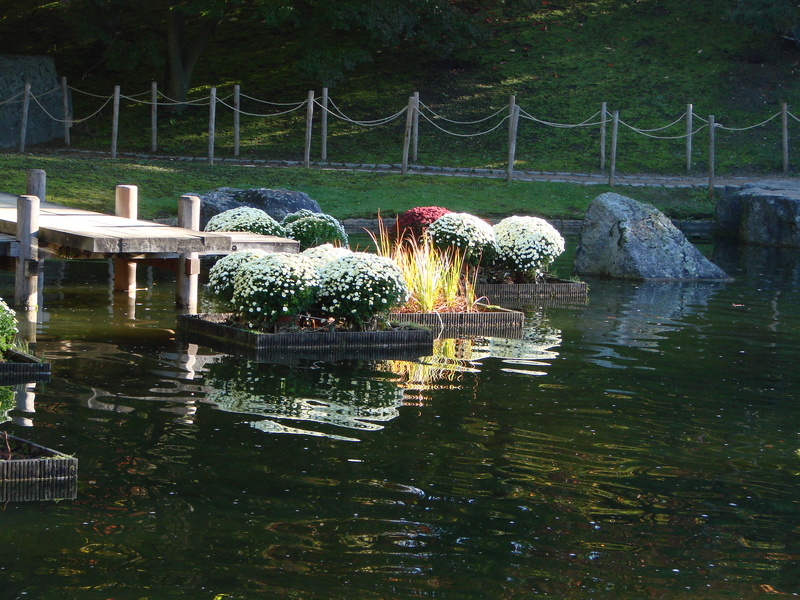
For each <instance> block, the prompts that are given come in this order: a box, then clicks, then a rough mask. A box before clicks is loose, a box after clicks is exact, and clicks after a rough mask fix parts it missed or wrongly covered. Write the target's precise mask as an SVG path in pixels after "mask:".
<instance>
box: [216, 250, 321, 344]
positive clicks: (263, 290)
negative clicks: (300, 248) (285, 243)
mask: <svg viewBox="0 0 800 600" xmlns="http://www.w3.org/2000/svg"><path fill="white" fill-rule="evenodd" d="M319 285H320V274H319V271H317V269H316V267H315V266H314V263H313V262H312V261H311V259H310V258H308V257H307V256H303V255H302V254H268V255H266V256H264V257H262V258H259V259H256V260H254V261H251V262H248V263H245V264H244V265H242V266H241V267H240V268H239V269H238V270H237V271H236V274H235V275H234V279H233V298H232V300H231V302H232V304H233V310H234V313H235V314H236V316H237V317H239V318H240V319H242V320H243V321H246V322H247V323H248V325H249V326H250V327H253V328H260V327H262V326H263V325H265V324H271V323H275V322H276V321H278V320H279V319H281V318H282V317H294V316H297V315H299V314H301V313H303V312H305V311H307V310H308V309H309V308H310V307H311V305H312V304H314V302H315V300H316V297H317V291H318V290H319Z"/></svg>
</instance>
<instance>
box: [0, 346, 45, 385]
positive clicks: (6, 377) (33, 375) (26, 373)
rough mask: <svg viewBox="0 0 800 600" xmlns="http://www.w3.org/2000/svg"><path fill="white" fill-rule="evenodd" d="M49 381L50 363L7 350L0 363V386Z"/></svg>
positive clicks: (17, 351)
mask: <svg viewBox="0 0 800 600" xmlns="http://www.w3.org/2000/svg"><path fill="white" fill-rule="evenodd" d="M49 380H50V363H46V362H42V361H41V360H39V359H38V358H36V357H35V356H31V355H30V354H26V353H25V352H21V351H19V350H13V349H10V350H7V351H6V352H4V353H3V362H0V385H17V384H20V383H40V382H43V381H49Z"/></svg>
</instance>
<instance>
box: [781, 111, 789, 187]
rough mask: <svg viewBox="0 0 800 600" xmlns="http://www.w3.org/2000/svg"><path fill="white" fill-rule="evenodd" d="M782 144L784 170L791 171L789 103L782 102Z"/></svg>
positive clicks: (785, 171)
mask: <svg viewBox="0 0 800 600" xmlns="http://www.w3.org/2000/svg"><path fill="white" fill-rule="evenodd" d="M781 146H782V147H783V172H784V173H788V172H789V105H788V104H787V103H786V102H782V103H781Z"/></svg>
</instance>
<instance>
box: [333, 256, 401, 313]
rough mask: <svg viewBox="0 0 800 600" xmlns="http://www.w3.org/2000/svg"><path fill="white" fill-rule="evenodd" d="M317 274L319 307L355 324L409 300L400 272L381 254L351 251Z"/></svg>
mask: <svg viewBox="0 0 800 600" xmlns="http://www.w3.org/2000/svg"><path fill="white" fill-rule="evenodd" d="M320 278H321V283H320V290H319V306H320V308H321V310H322V311H323V312H324V313H326V314H329V315H331V316H334V317H340V318H344V319H347V320H349V321H351V322H354V323H356V324H357V325H363V324H364V323H366V322H367V321H369V320H370V319H372V317H374V316H375V315H376V314H377V313H379V312H382V311H387V310H389V309H391V308H392V307H394V306H397V305H398V304H403V303H404V302H406V301H407V300H408V288H407V287H406V284H405V281H404V280H403V274H402V273H401V272H400V269H399V268H398V266H397V264H395V262H394V261H393V260H392V259H390V258H386V257H384V256H377V255H375V254H366V253H363V252H353V253H352V254H348V255H347V256H343V257H341V258H337V259H336V260H334V261H332V262H330V263H328V264H327V265H325V266H324V267H323V268H322V270H321V271H320Z"/></svg>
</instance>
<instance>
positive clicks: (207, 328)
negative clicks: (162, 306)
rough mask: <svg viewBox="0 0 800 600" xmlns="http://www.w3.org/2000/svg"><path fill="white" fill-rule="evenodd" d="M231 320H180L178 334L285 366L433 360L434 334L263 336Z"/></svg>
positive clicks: (208, 316) (416, 331) (400, 331)
mask: <svg viewBox="0 0 800 600" xmlns="http://www.w3.org/2000/svg"><path fill="white" fill-rule="evenodd" d="M229 316H230V315H228V314H224V313H214V314H212V313H206V314H197V315H178V333H179V335H180V336H181V337H182V338H184V339H186V340H187V341H190V342H194V343H197V344H202V345H204V346H208V347H210V348H214V349H215V350H219V351H221V352H226V353H236V354H240V355H243V356H245V357H246V358H249V359H251V360H257V361H263V362H278V363H284V364H293V363H295V362H298V361H300V360H304V359H311V360H323V361H338V360H344V359H364V360H380V359H403V358H406V359H414V358H417V357H419V356H425V355H428V354H430V353H431V351H432V349H433V339H434V334H433V332H431V331H430V330H428V329H422V328H404V329H396V330H388V331H326V330H321V329H318V330H311V331H301V332H286V333H260V332H257V331H251V330H248V329H243V328H240V327H234V326H232V325H229V324H228V318H229Z"/></svg>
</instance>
